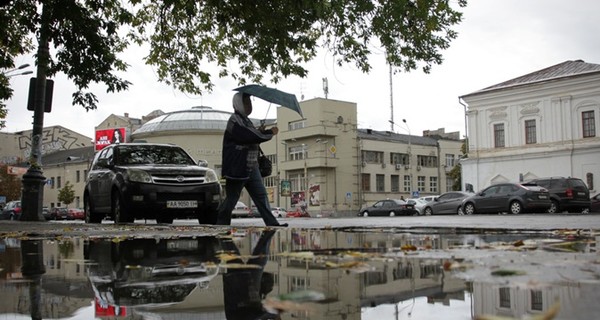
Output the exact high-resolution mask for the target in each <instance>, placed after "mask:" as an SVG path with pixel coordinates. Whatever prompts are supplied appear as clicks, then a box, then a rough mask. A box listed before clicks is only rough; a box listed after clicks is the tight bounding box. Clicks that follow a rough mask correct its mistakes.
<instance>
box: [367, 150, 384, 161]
mask: <svg viewBox="0 0 600 320" xmlns="http://www.w3.org/2000/svg"><path fill="white" fill-rule="evenodd" d="M362 160H363V161H364V162H366V163H383V152H381V151H364V150H363V152H362Z"/></svg>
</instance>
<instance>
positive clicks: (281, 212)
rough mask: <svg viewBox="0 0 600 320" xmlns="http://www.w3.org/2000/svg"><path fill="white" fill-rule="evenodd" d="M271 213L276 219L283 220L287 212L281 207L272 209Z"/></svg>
mask: <svg viewBox="0 0 600 320" xmlns="http://www.w3.org/2000/svg"><path fill="white" fill-rule="evenodd" d="M271 213H272V214H273V216H274V217H276V218H283V217H284V216H285V215H286V213H287V210H285V208H281V207H271Z"/></svg>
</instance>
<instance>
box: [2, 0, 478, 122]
mask: <svg viewBox="0 0 600 320" xmlns="http://www.w3.org/2000/svg"><path fill="white" fill-rule="evenodd" d="M9 3H10V4H8V5H7V4H5V5H0V31H1V32H2V34H3V37H2V38H0V48H2V50H0V52H2V53H1V54H0V69H7V68H12V67H13V64H14V57H15V56H16V55H20V54H27V53H31V52H33V50H34V46H33V45H32V43H33V39H34V36H35V35H39V33H40V30H41V25H42V21H48V24H47V25H48V26H49V31H48V33H49V34H48V36H49V39H50V44H51V46H52V48H51V50H50V51H51V53H52V55H51V57H50V61H49V65H48V67H49V69H48V76H49V77H52V76H53V75H55V74H56V73H58V72H62V73H64V74H66V75H67V76H68V77H69V79H71V80H72V81H73V82H74V84H75V85H76V87H77V91H76V92H75V93H73V104H77V105H81V106H83V107H84V108H85V109H86V110H90V109H96V108H97V103H98V100H97V98H96V95H95V94H94V93H93V92H90V91H86V90H87V89H88V88H89V86H90V84H92V83H104V84H105V85H106V87H107V91H108V92H114V91H121V90H126V89H127V88H128V86H129V85H130V83H129V82H128V81H127V80H124V79H121V78H120V77H119V76H117V73H120V74H125V72H124V71H126V70H127V67H128V65H127V64H126V63H125V62H124V61H123V60H121V58H119V55H120V54H121V53H122V52H123V50H124V49H125V48H127V47H128V46H129V45H130V44H138V45H149V52H148V55H147V56H146V57H145V62H146V63H147V64H149V65H151V66H153V67H154V68H155V70H156V73H157V76H158V80H159V81H163V82H165V83H167V84H169V85H172V86H173V87H175V88H176V89H178V90H180V91H182V92H186V93H192V94H203V93H205V92H210V91H211V90H212V89H213V86H214V84H213V82H214V78H215V76H218V77H231V78H233V79H235V80H236V81H237V82H238V83H239V84H245V83H248V82H254V83H263V82H265V81H270V82H274V83H277V82H279V81H280V80H281V79H282V78H283V77H288V76H292V75H296V76H300V77H305V76H306V75H307V74H308V70H307V69H306V68H305V66H306V63H307V62H309V61H311V60H312V59H313V58H315V57H316V54H317V50H318V49H319V48H321V47H323V48H325V49H327V50H328V51H329V52H331V53H332V54H333V56H334V57H335V59H336V62H337V64H338V65H343V64H352V63H353V64H354V65H355V66H356V67H357V68H358V69H359V70H361V71H362V72H369V71H370V70H371V65H370V63H369V55H370V54H371V53H372V51H374V50H375V51H377V52H380V51H383V52H385V53H386V57H387V61H388V62H389V64H390V65H391V66H393V68H394V72H398V71H411V70H415V69H417V68H419V67H422V69H423V71H424V72H429V70H430V69H431V67H432V65H434V64H440V63H442V60H443V59H442V56H441V53H440V51H441V50H444V49H447V48H448V47H449V45H450V41H451V40H453V39H454V38H456V36H457V34H456V32H455V31H453V30H452V29H451V28H452V27H453V26H454V25H456V24H458V23H459V22H460V21H461V19H462V13H460V12H458V11H457V10H456V9H458V8H462V7H464V6H466V0H457V1H453V2H452V5H450V3H451V2H450V1H449V0H379V1H374V0H265V1H256V0H233V1H224V0H203V1H189V0H165V1H141V0H129V1H128V2H127V1H121V0H86V1H76V0H49V1H41V0H38V1H36V0H13V1H10V2H9ZM42 3H44V6H42ZM453 6H454V8H453ZM42 8H43V10H41V9H42ZM42 13H44V14H42ZM38 67H39V66H38ZM209 67H213V68H214V67H217V68H218V71H217V74H211V73H210V72H209V71H208V70H210V68H209ZM265 77H268V78H266V79H265ZM4 80H5V79H4ZM8 86H9V84H8V83H7V82H6V81H2V78H0V94H3V95H2V96H0V99H6V96H8V97H10V90H7V89H9V88H8ZM4 109H5V107H4V106H3V105H0V110H4ZM1 118H2V114H1V113H0V119H1Z"/></svg>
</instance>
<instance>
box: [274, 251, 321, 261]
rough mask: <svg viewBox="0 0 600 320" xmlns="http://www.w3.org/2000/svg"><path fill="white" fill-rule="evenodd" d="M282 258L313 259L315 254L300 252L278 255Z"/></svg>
mask: <svg viewBox="0 0 600 320" xmlns="http://www.w3.org/2000/svg"><path fill="white" fill-rule="evenodd" d="M280 255H281V256H284V257H290V258H298V259H314V258H315V253H314V252H311V251H300V252H283V253H281V254H280Z"/></svg>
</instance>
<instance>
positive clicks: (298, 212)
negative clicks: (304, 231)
mask: <svg viewBox="0 0 600 320" xmlns="http://www.w3.org/2000/svg"><path fill="white" fill-rule="evenodd" d="M285 217H286V218H310V213H308V211H306V210H305V209H303V208H302V207H298V208H295V209H293V210H290V211H288V212H287V213H286V214H285Z"/></svg>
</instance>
